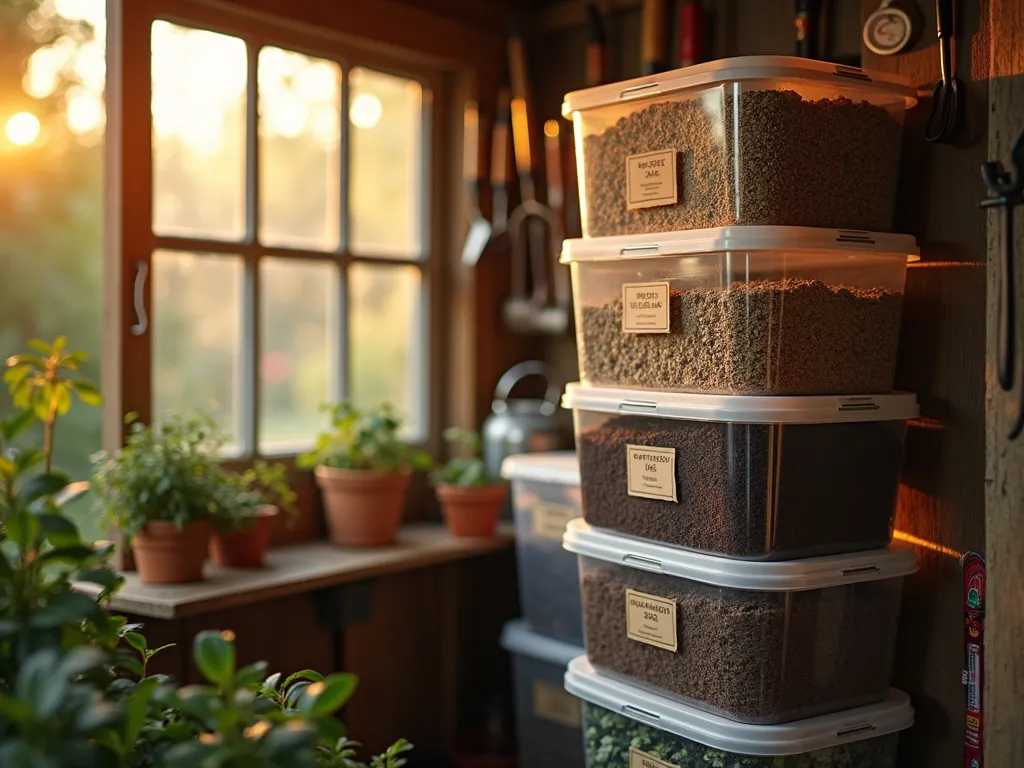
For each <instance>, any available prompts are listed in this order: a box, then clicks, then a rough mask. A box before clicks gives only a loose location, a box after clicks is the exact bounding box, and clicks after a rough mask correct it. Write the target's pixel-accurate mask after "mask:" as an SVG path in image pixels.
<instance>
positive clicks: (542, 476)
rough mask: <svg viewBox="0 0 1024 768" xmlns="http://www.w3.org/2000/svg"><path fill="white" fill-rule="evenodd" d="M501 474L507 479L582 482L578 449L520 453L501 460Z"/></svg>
mask: <svg viewBox="0 0 1024 768" xmlns="http://www.w3.org/2000/svg"><path fill="white" fill-rule="evenodd" d="M501 476H502V477H503V478H505V479H506V480H533V481H535V482H538V483H557V484H558V485H576V486H578V485H579V484H580V462H579V459H578V458H576V451H551V452H550V453H520V454H517V455H515V456H509V457H507V458H506V459H505V460H504V461H503V462H501Z"/></svg>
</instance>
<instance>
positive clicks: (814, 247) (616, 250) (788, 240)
mask: <svg viewBox="0 0 1024 768" xmlns="http://www.w3.org/2000/svg"><path fill="white" fill-rule="evenodd" d="M726 251H746V252H749V251H776V252H778V251H783V252H785V253H787V254H791V253H792V254H799V253H801V252H805V253H808V254H809V253H810V252H815V253H818V254H820V253H822V252H823V251H841V252H844V253H845V252H858V253H867V254H871V255H873V256H879V257H885V256H888V257H899V258H906V259H907V261H909V262H914V261H920V259H921V252H920V250H919V249H918V247H917V240H915V239H914V238H913V237H912V236H910V235H894V234H891V233H888V232H867V231H866V230H862V229H818V228H815V227H776V226H735V227H713V228H711V229H691V230H687V231H683V232H656V233H644V234H639V235H615V236H613V237H584V238H573V239H571V240H565V241H564V242H563V243H562V256H561V262H562V263H563V264H571V263H572V262H574V261H621V260H623V259H656V258H658V257H665V256H697V255H701V254H707V253H722V252H726Z"/></svg>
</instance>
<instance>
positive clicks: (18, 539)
mask: <svg viewBox="0 0 1024 768" xmlns="http://www.w3.org/2000/svg"><path fill="white" fill-rule="evenodd" d="M5 524H6V526H7V536H8V538H9V539H11V541H13V542H14V543H15V544H17V545H18V546H19V547H21V548H22V549H29V548H30V547H32V546H34V544H35V541H36V537H37V536H39V518H38V517H36V516H35V515H33V514H31V513H30V512H25V511H20V512H15V513H14V514H12V515H11V516H10V517H9V518H8V519H7V520H6V523H5Z"/></svg>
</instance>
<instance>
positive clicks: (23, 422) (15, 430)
mask: <svg viewBox="0 0 1024 768" xmlns="http://www.w3.org/2000/svg"><path fill="white" fill-rule="evenodd" d="M34 418H35V416H34V415H33V414H32V412H31V411H22V412H20V413H18V414H17V415H15V416H13V417H11V418H10V419H8V420H7V421H4V422H0V436H2V437H3V438H4V440H5V441H8V442H9V441H11V440H13V439H14V438H16V437H17V436H18V435H20V434H21V433H22V432H23V431H24V430H25V428H26V427H27V426H28V425H29V424H31V423H32V420H33V419H34Z"/></svg>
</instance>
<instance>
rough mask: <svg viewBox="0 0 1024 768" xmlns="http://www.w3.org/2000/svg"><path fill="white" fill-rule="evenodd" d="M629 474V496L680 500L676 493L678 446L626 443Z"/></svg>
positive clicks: (627, 490) (627, 473)
mask: <svg viewBox="0 0 1024 768" xmlns="http://www.w3.org/2000/svg"><path fill="white" fill-rule="evenodd" d="M626 477H627V482H628V484H629V487H628V488H627V489H626V492H627V493H628V494H629V495H630V496H639V497H640V498H642V499H659V500H661V501H679V498H678V497H677V496H676V449H675V448H653V447H651V446H649V445H627V446H626Z"/></svg>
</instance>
